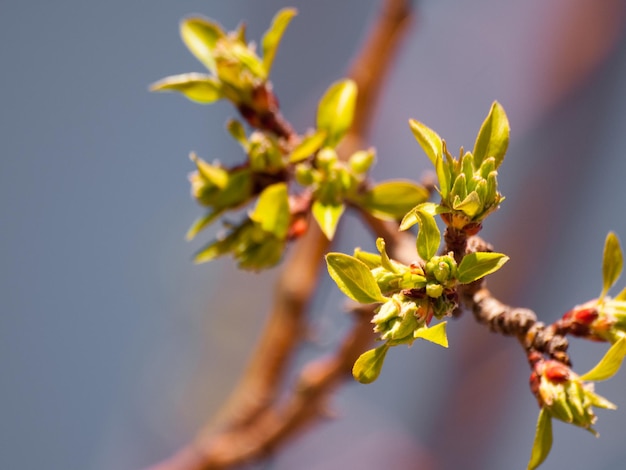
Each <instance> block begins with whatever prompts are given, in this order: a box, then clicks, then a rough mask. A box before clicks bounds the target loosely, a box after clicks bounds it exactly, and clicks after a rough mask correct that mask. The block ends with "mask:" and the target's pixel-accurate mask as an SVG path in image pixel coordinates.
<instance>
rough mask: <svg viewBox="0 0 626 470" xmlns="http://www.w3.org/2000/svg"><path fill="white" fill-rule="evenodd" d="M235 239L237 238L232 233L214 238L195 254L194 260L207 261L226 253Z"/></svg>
mask: <svg viewBox="0 0 626 470" xmlns="http://www.w3.org/2000/svg"><path fill="white" fill-rule="evenodd" d="M233 240H235V236H234V235H233V234H232V233H231V234H229V235H228V236H227V237H226V238H224V239H221V240H213V241H212V242H211V243H209V244H208V245H205V246H204V247H203V248H201V249H200V250H199V251H198V252H197V253H196V254H195V255H194V257H193V262H194V263H198V264H200V263H206V262H208V261H212V260H214V259H215V258H217V257H219V256H222V255H225V254H226V253H228V252H230V250H231V246H232V243H233Z"/></svg>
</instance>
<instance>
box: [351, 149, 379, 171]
mask: <svg viewBox="0 0 626 470" xmlns="http://www.w3.org/2000/svg"><path fill="white" fill-rule="evenodd" d="M374 158H375V157H374V150H373V149H370V150H359V151H358V152H355V153H353V154H352V156H351V157H350V159H349V160H348V165H349V166H350V169H351V170H352V171H353V172H354V173H356V174H358V175H362V174H365V173H367V172H368V170H369V169H370V167H371V166H372V163H374Z"/></svg>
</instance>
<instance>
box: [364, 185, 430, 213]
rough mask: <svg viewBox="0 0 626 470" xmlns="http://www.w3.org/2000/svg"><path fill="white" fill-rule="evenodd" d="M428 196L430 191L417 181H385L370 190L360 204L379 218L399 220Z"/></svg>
mask: <svg viewBox="0 0 626 470" xmlns="http://www.w3.org/2000/svg"><path fill="white" fill-rule="evenodd" d="M428 196H429V194H428V191H427V190H426V189H425V188H424V187H422V186H420V185H418V184H416V183H413V182H410V181H399V180H395V181H384V182H382V183H380V184H377V185H376V186H374V187H373V188H372V189H371V190H370V191H368V192H367V194H366V195H365V197H364V198H363V199H362V201H361V202H360V204H361V205H362V206H363V207H364V208H365V209H366V210H367V211H368V212H370V213H371V214H373V215H374V216H376V217H378V218H381V219H392V220H398V219H401V218H402V217H404V216H405V215H406V213H407V212H409V211H410V210H411V209H412V208H413V207H415V206H416V205H418V204H420V203H422V202H424V201H426V200H428Z"/></svg>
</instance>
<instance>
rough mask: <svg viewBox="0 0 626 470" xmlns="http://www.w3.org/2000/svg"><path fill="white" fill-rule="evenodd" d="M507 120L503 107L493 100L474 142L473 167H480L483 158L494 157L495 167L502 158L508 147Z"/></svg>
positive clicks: (508, 129)
mask: <svg viewBox="0 0 626 470" xmlns="http://www.w3.org/2000/svg"><path fill="white" fill-rule="evenodd" d="M509 131H510V128H509V120H508V118H507V117H506V113H505V112H504V108H503V107H502V105H501V104H500V103H498V102H497V101H494V102H493V104H492V105H491V109H490V110H489V114H488V115H487V118H486V119H485V121H484V122H483V125H482V126H481V128H480V131H478V135H477V136H476V143H474V152H473V153H474V168H480V165H481V164H482V162H483V160H484V159H485V158H487V157H494V158H495V160H496V168H498V167H499V166H500V164H501V163H502V160H504V154H505V153H506V150H507V148H508V147H509Z"/></svg>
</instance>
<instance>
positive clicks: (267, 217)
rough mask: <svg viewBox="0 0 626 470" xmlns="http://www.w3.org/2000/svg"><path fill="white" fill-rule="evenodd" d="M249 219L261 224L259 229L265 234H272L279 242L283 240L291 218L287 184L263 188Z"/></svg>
mask: <svg viewBox="0 0 626 470" xmlns="http://www.w3.org/2000/svg"><path fill="white" fill-rule="evenodd" d="M250 218H251V219H252V220H254V221H255V222H257V223H259V224H261V228H262V229H263V230H265V231H266V232H270V233H273V234H274V235H275V236H276V238H278V239H279V240H282V239H283V238H285V236H286V235H287V232H288V231H289V221H290V218H291V215H290V213H289V194H288V190H287V184H286V183H276V184H272V185H271V186H268V187H267V188H265V189H264V190H263V192H262V193H261V195H260V196H259V200H258V202H257V205H256V207H255V208H254V212H253V213H252V214H250Z"/></svg>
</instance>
